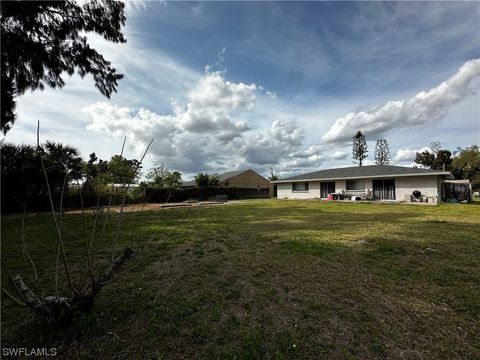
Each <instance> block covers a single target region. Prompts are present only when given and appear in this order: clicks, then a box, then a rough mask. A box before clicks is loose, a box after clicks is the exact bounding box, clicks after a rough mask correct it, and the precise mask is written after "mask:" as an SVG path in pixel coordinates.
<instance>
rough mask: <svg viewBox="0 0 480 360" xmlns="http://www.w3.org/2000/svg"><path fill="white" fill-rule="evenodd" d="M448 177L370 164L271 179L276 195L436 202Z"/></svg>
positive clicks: (440, 173)
mask: <svg viewBox="0 0 480 360" xmlns="http://www.w3.org/2000/svg"><path fill="white" fill-rule="evenodd" d="M449 177H451V174H450V172H448V171H441V170H430V169H420V168H409V167H403V166H392V165H371V166H355V167H347V168H337V169H327V170H320V171H314V172H311V173H307V174H302V175H297V176H292V177H288V178H286V179H280V180H277V181H272V183H273V184H276V185H277V197H278V198H280V199H282V198H287V199H316V198H318V199H328V198H330V199H332V198H333V199H337V198H338V199H342V198H353V199H370V200H389V201H422V202H433V203H437V202H438V201H441V200H442V199H443V182H444V179H445V178H449ZM414 192H415V194H414ZM418 192H420V194H419V193H418Z"/></svg>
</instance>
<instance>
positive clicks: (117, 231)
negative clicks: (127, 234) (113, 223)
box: [112, 139, 154, 262]
mask: <svg viewBox="0 0 480 360" xmlns="http://www.w3.org/2000/svg"><path fill="white" fill-rule="evenodd" d="M153 140H154V139H152V140H151V141H150V142H149V143H148V146H147V148H146V149H145V151H144V153H143V155H142V158H141V159H140V161H139V162H138V164H137V166H136V167H135V171H134V173H135V174H136V173H137V171H138V169H139V168H140V166H141V165H142V162H143V159H144V158H145V156H146V155H147V152H148V149H149V148H150V146H151V145H152V143H153ZM130 185H131V183H128V184H127V188H126V189H125V193H124V194H123V199H122V206H121V207H120V214H119V215H118V222H117V230H116V232H115V238H114V240H113V244H112V262H113V259H114V258H115V246H116V244H117V241H118V235H119V233H120V225H121V223H122V215H123V209H124V207H125V200H126V199H127V193H128V189H129V188H130Z"/></svg>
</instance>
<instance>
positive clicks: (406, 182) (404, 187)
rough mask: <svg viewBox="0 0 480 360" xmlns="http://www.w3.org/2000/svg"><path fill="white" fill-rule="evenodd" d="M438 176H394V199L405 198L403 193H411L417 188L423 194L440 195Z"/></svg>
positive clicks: (400, 199)
mask: <svg viewBox="0 0 480 360" xmlns="http://www.w3.org/2000/svg"><path fill="white" fill-rule="evenodd" d="M438 184H439V182H438V176H409V177H397V178H395V199H396V201H402V200H405V195H406V194H407V195H411V194H412V192H413V191H415V190H418V191H420V192H421V193H422V195H424V196H433V197H436V196H438V197H440V191H439V185H438Z"/></svg>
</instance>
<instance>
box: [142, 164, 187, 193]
mask: <svg viewBox="0 0 480 360" xmlns="http://www.w3.org/2000/svg"><path fill="white" fill-rule="evenodd" d="M146 178H147V185H148V186H149V187H153V188H164V187H166V188H179V187H180V185H181V184H182V174H181V173H180V172H179V171H176V170H173V171H172V170H169V169H168V168H167V167H166V166H165V165H164V164H163V163H161V164H160V165H157V166H154V167H153V168H151V169H150V171H149V172H148V174H147V176H146Z"/></svg>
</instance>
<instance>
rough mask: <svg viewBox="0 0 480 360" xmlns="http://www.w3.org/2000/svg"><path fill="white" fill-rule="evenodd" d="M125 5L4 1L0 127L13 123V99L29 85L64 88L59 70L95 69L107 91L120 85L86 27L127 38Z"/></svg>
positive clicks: (117, 39)
mask: <svg viewBox="0 0 480 360" xmlns="http://www.w3.org/2000/svg"><path fill="white" fill-rule="evenodd" d="M124 6H125V5H124V4H123V3H122V2H120V1H111V0H105V1H86V2H82V3H79V2H77V1H74V0H66V1H28V2H18V1H2V3H1V17H0V23H1V31H0V33H1V43H2V47H1V78H2V80H1V81H2V83H1V85H2V94H1V104H2V107H1V130H2V131H3V132H4V133H7V131H8V130H9V129H10V128H11V127H12V126H13V124H14V122H15V102H16V100H15V98H16V97H17V96H20V95H22V94H24V93H25V91H27V90H37V89H40V90H43V89H44V87H45V86H49V87H53V88H55V87H63V85H64V84H65V83H64V81H63V79H62V77H61V75H62V73H64V72H66V73H67V74H68V75H72V74H73V73H74V72H75V71H76V72H77V73H78V74H79V75H80V76H81V77H84V76H85V75H87V74H91V75H92V77H93V80H94V81H95V87H96V88H97V89H98V90H99V91H100V92H101V93H102V94H103V95H105V96H107V97H110V95H111V94H112V93H113V92H115V91H116V89H117V81H118V80H120V79H121V78H122V77H123V75H121V74H118V73H117V71H116V69H115V68H113V67H112V66H111V64H110V62H109V61H107V60H106V59H104V58H103V56H102V55H101V54H100V53H98V52H97V51H96V50H95V49H93V48H91V47H90V45H89V43H88V38H87V37H86V36H85V33H87V32H94V33H97V34H99V35H100V36H102V37H103V38H104V39H106V40H108V41H112V42H114V43H123V42H125V41H126V40H125V38H124V37H123V34H122V32H121V27H122V25H124V24H125V20H126V18H125V14H124Z"/></svg>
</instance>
